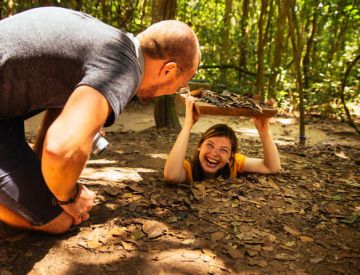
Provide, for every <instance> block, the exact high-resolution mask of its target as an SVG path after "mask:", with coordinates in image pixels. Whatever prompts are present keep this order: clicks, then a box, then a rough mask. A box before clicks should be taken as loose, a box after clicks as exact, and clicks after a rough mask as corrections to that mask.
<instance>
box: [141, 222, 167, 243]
mask: <svg viewBox="0 0 360 275" xmlns="http://www.w3.org/2000/svg"><path fill="white" fill-rule="evenodd" d="M142 230H143V231H144V233H145V234H146V235H147V237H148V238H149V239H154V238H158V237H160V236H161V235H164V234H165V233H166V232H167V230H168V229H167V227H166V225H164V224H163V223H160V222H158V221H151V220H147V221H146V222H145V223H144V224H143V226H142Z"/></svg>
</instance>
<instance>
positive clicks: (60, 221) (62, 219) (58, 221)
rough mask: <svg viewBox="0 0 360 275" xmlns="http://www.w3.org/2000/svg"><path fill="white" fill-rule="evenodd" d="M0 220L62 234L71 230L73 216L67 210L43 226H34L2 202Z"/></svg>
mask: <svg viewBox="0 0 360 275" xmlns="http://www.w3.org/2000/svg"><path fill="white" fill-rule="evenodd" d="M0 220H1V221H3V222H4V223H6V224H8V225H10V226H13V227H17V228H21V229H27V230H33V231H41V232H45V233H49V234H62V233H65V232H66V231H68V230H69V228H70V227H71V225H72V224H73V218H72V217H71V216H70V215H69V214H67V213H66V212H62V213H61V214H60V215H59V216H58V217H56V218H55V219H53V220H52V221H50V222H49V223H47V224H45V225H42V226H33V225H31V224H30V223H29V221H27V220H26V219H24V218H23V217H21V216H20V215H18V214H16V213H15V212H13V211H11V210H10V209H8V208H7V207H5V206H3V205H1V204H0Z"/></svg>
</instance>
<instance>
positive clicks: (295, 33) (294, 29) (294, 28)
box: [286, 0, 306, 145]
mask: <svg viewBox="0 0 360 275" xmlns="http://www.w3.org/2000/svg"><path fill="white" fill-rule="evenodd" d="M286 8H287V11H288V21H289V33H290V40H291V44H292V49H293V55H294V59H295V63H294V64H295V73H296V90H297V92H298V95H299V113H300V117H299V132H300V137H299V144H300V145H304V144H305V140H306V137H305V117H304V91H303V81H302V73H301V53H302V40H301V36H300V28H299V24H298V21H297V18H296V13H295V2H294V0H287V3H286Z"/></svg>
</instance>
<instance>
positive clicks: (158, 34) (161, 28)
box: [138, 20, 200, 71]
mask: <svg viewBox="0 0 360 275" xmlns="http://www.w3.org/2000/svg"><path fill="white" fill-rule="evenodd" d="M138 38H139V40H140V45H141V49H142V50H143V52H144V53H145V54H146V55H147V56H148V57H150V58H152V59H162V60H166V61H173V62H176V63H177V64H178V66H179V67H180V68H181V69H182V70H184V71H188V70H191V69H193V68H197V67H198V65H199V62H200V46H199V41H198V39H197V37H196V34H195V33H194V31H193V30H192V29H191V28H190V27H189V26H188V25H186V24H185V23H183V22H180V21H177V20H164V21H160V22H158V23H155V24H153V25H151V26H150V27H149V28H147V29H146V30H145V31H143V32H141V33H140V34H139V35H138Z"/></svg>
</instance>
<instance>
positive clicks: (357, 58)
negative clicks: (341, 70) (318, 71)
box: [340, 55, 360, 135]
mask: <svg viewBox="0 0 360 275" xmlns="http://www.w3.org/2000/svg"><path fill="white" fill-rule="evenodd" d="M359 61H360V55H358V56H357V57H355V59H354V60H353V61H352V62H351V63H350V64H349V65H348V67H347V69H346V71H345V74H344V78H343V80H342V81H341V87H340V99H341V103H342V104H343V106H344V110H345V114H346V116H347V118H348V120H349V125H350V126H351V127H353V128H354V129H355V130H356V132H357V133H358V134H359V135H360V129H359V127H357V125H356V124H355V122H354V121H353V119H352V118H351V114H350V111H349V109H348V107H347V106H346V102H345V96H344V90H345V86H346V81H347V79H348V77H349V74H350V71H351V69H352V67H353V66H354V65H355V64H356V63H357V62H359Z"/></svg>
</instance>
